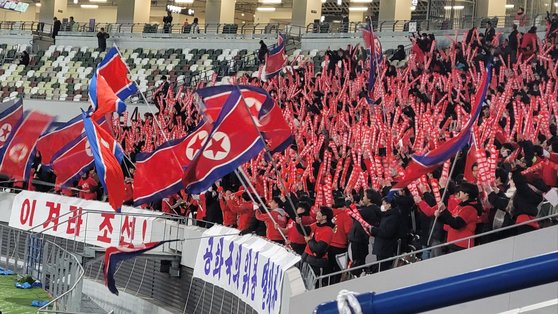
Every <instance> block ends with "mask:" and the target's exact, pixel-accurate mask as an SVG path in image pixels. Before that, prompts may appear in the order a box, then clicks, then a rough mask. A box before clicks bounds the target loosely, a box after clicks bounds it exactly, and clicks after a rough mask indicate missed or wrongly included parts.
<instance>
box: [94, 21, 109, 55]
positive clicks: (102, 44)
mask: <svg viewBox="0 0 558 314" xmlns="http://www.w3.org/2000/svg"><path fill="white" fill-rule="evenodd" d="M109 37H110V35H109V34H108V33H107V32H105V29H104V28H103V27H101V31H100V32H98V33H97V42H98V44H99V51H100V52H103V51H105V50H107V39H108V38H109Z"/></svg>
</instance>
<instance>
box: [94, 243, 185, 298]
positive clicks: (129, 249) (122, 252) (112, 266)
mask: <svg viewBox="0 0 558 314" xmlns="http://www.w3.org/2000/svg"><path fill="white" fill-rule="evenodd" d="M174 241H180V240H179V239H175V240H166V241H159V242H148V243H142V244H128V245H126V246H120V247H114V246H111V247H108V248H107V249H106V250H105V259H104V263H103V274H104V275H105V286H107V288H108V289H109V291H110V292H112V293H114V294H116V295H118V289H117V288H116V281H115V280H114V274H115V273H116V269H117V266H118V264H119V263H120V262H122V261H125V260H129V259H131V258H134V257H137V256H140V255H141V254H143V253H145V252H148V251H151V250H153V249H155V248H157V247H159V246H161V245H163V244H165V243H169V242H174Z"/></svg>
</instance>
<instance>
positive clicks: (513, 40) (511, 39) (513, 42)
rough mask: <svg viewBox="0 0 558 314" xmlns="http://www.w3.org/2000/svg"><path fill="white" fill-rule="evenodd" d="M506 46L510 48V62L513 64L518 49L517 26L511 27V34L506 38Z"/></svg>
mask: <svg viewBox="0 0 558 314" xmlns="http://www.w3.org/2000/svg"><path fill="white" fill-rule="evenodd" d="M508 44H509V46H510V55H511V62H512V63H515V60H516V57H517V49H518V48H519V31H518V30H517V25H515V24H513V25H512V32H511V33H510V34H509V36H508ZM504 60H506V59H504Z"/></svg>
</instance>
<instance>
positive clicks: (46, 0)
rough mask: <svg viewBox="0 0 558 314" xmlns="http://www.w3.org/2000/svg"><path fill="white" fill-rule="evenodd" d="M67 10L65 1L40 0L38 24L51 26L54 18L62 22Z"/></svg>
mask: <svg viewBox="0 0 558 314" xmlns="http://www.w3.org/2000/svg"><path fill="white" fill-rule="evenodd" d="M67 8H68V1H67V0H41V9H40V11H39V22H41V23H45V24H52V19H53V18H54V17H56V18H58V20H60V21H62V19H63V18H64V17H66V18H67V17H68V16H66V13H67V12H66V11H67Z"/></svg>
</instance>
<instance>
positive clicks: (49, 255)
mask: <svg viewBox="0 0 558 314" xmlns="http://www.w3.org/2000/svg"><path fill="white" fill-rule="evenodd" d="M43 254H44V259H43V265H42V266H43V272H42V276H41V283H42V284H43V288H44V289H45V290H46V291H47V292H48V293H49V294H50V295H51V296H53V297H54V299H52V300H51V301H50V302H48V303H47V304H45V305H44V306H42V307H41V308H39V310H37V313H47V312H48V313H52V312H54V313H62V312H65V313H67V312H80V309H81V296H82V288H83V276H84V274H85V271H84V269H83V266H82V265H81V259H80V258H79V257H78V256H76V255H74V254H72V253H70V252H69V251H67V250H65V249H63V248H62V247H60V246H59V245H57V244H56V243H54V242H51V241H46V242H45V245H44V247H43Z"/></svg>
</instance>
